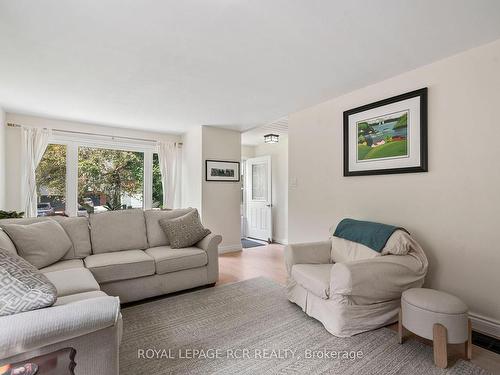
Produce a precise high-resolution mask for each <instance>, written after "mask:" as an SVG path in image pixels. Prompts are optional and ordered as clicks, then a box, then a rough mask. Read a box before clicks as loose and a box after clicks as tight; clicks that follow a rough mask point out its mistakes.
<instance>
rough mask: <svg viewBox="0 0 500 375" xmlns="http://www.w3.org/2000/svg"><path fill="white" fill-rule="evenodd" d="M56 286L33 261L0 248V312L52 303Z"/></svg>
mask: <svg viewBox="0 0 500 375" xmlns="http://www.w3.org/2000/svg"><path fill="white" fill-rule="evenodd" d="M56 300H57V290H56V287H55V286H54V285H53V284H52V283H51V282H50V281H49V279H47V277H46V276H45V275H44V274H42V273H41V272H40V271H38V270H37V269H36V268H35V267H34V266H33V265H31V264H29V263H28V262H27V261H25V260H24V259H22V258H21V257H19V256H18V255H15V254H12V253H10V252H8V251H7V250H3V249H0V316H5V315H12V314H17V313H20V312H24V311H31V310H35V309H41V308H43V307H49V306H52V305H53V304H54V303H55V302H56Z"/></svg>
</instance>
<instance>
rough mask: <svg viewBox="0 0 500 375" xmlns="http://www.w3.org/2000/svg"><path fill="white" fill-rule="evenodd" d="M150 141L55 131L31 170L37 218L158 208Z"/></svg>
mask: <svg viewBox="0 0 500 375" xmlns="http://www.w3.org/2000/svg"><path fill="white" fill-rule="evenodd" d="M154 149H155V144H154V142H149V141H145V142H142V141H141V140H130V139H124V140H123V141H120V140H118V139H111V140H110V138H109V137H108V136H99V135H86V134H85V135H78V136H76V135H74V134H68V133H64V132H55V133H54V134H53V135H52V137H51V139H50V141H49V146H48V147H47V149H46V151H45V153H44V155H43V157H42V160H41V161H40V163H39V165H38V167H37V170H36V182H37V193H38V202H37V203H38V214H39V216H47V215H63V214H66V215H68V216H88V214H89V213H91V212H100V211H107V210H123V209H128V208H145V209H150V208H159V207H162V203H163V186H162V183H161V180H162V179H161V171H160V163H159V160H158V154H155V153H154Z"/></svg>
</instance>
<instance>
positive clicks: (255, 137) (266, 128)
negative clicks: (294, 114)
mask: <svg viewBox="0 0 500 375" xmlns="http://www.w3.org/2000/svg"><path fill="white" fill-rule="evenodd" d="M266 134H277V135H279V139H280V140H282V139H284V138H286V137H288V117H282V118H280V119H278V120H276V121H273V122H270V123H269V124H265V125H262V126H258V127H255V128H253V129H250V130H247V131H245V132H243V133H241V144H242V145H244V146H258V145H262V144H264V143H265V142H264V136H265V135H266Z"/></svg>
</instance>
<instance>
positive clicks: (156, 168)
mask: <svg viewBox="0 0 500 375" xmlns="http://www.w3.org/2000/svg"><path fill="white" fill-rule="evenodd" d="M162 206H163V186H162V183H161V170H160V162H159V161H158V154H153V207H155V208H158V207H162Z"/></svg>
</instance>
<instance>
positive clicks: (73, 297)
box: [54, 290, 107, 306]
mask: <svg viewBox="0 0 500 375" xmlns="http://www.w3.org/2000/svg"><path fill="white" fill-rule="evenodd" d="M106 296H107V294H106V293H104V292H102V291H100V290H93V291H91V292H83V293H77V294H70V295H69V296H64V297H59V298H58V299H57V301H56V303H55V304H54V306H62V305H67V304H69V303H73V302H78V301H83V300H84V299H91V298H97V297H106Z"/></svg>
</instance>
